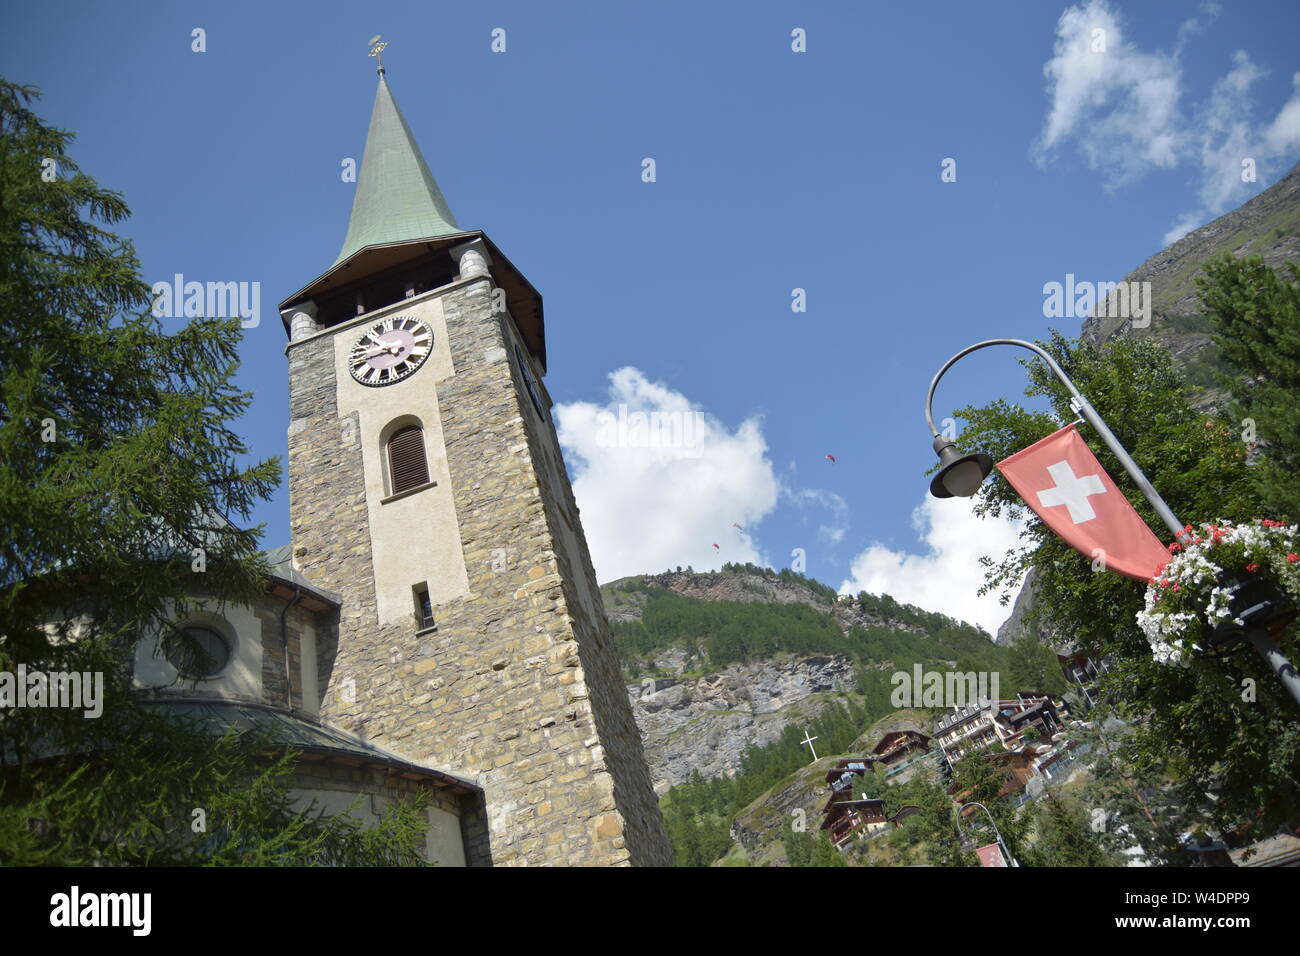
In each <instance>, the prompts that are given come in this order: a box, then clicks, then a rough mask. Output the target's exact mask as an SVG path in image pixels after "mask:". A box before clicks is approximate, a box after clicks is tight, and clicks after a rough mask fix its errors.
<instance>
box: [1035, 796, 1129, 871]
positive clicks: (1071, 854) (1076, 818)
mask: <svg viewBox="0 0 1300 956" xmlns="http://www.w3.org/2000/svg"><path fill="white" fill-rule="evenodd" d="M1037 811H1038V812H1037V819H1038V840H1037V842H1036V843H1035V844H1034V847H1033V849H1032V851H1030V853H1029V857H1030V860H1031V861H1032V864H1033V865H1034V866H1116V865H1119V860H1118V859H1117V856H1116V854H1114V853H1110V852H1108V851H1107V850H1106V849H1105V848H1104V847H1103V846H1102V843H1101V839H1100V837H1099V836H1098V834H1097V833H1095V832H1094V831H1093V830H1092V828H1091V826H1090V822H1089V819H1088V814H1087V813H1086V812H1085V811H1084V809H1083V808H1082V807H1080V806H1079V805H1078V804H1077V803H1075V802H1074V801H1071V800H1067V799H1066V798H1063V797H1059V796H1057V795H1056V794H1055V793H1052V792H1051V791H1048V793H1047V795H1046V796H1045V797H1044V799H1043V800H1042V802H1041V803H1040V804H1039V805H1038V807H1037Z"/></svg>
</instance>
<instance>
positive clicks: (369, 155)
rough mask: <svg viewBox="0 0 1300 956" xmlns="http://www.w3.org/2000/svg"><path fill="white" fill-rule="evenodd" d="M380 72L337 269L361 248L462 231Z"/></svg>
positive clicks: (381, 69)
mask: <svg viewBox="0 0 1300 956" xmlns="http://www.w3.org/2000/svg"><path fill="white" fill-rule="evenodd" d="M461 231H462V230H461V228H460V227H459V226H458V225H456V220H455V219H454V218H453V217H452V214H451V210H450V209H448V208H447V201H446V200H445V199H443V198H442V190H440V189H439V188H438V184H437V183H436V182H434V179H433V174H432V173H430V172H429V167H428V166H427V165H425V162H424V157H423V156H421V155H420V148H419V147H418V146H416V145H415V138H414V137H413V136H411V130H410V127H408V126H407V125H406V120H404V119H403V118H402V113H401V111H400V110H399V109H398V108H397V103H396V102H394V100H393V94H392V91H391V90H389V89H388V81H387V79H385V77H384V69H383V67H382V66H381V67H380V68H379V89H378V90H377V91H376V92H375V107H374V110H372V111H371V114H370V132H369V133H368V134H367V135H366V151H365V154H364V155H363V156H362V157H361V174H360V176H358V177H357V194H356V198H354V199H353V200H352V218H351V219H350V220H349V221H348V235H347V238H346V239H344V240H343V251H342V252H340V253H339V257H338V258H337V259H335V260H334V265H338V264H339V263H340V262H342V261H343V260H344V259H346V258H347V257H348V256H350V255H352V254H353V253H354V252H356V251H357V250H358V249H363V248H365V247H366V246H370V245H375V244H376V243H386V242H404V241H406V240H408V239H424V238H426V237H429V236H446V235H450V234H452V233H456V232H461Z"/></svg>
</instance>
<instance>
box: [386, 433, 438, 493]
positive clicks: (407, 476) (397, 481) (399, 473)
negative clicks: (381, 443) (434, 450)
mask: <svg viewBox="0 0 1300 956" xmlns="http://www.w3.org/2000/svg"><path fill="white" fill-rule="evenodd" d="M388 476H389V483H390V485H391V491H390V494H394V495H396V494H400V493H401V492H403V491H406V490H407V489H408V488H417V487H419V486H420V485H426V484H428V483H429V462H428V459H427V458H425V455H424V429H422V428H421V427H420V426H419V425H408V426H406V427H405V428H399V429H398V430H397V431H395V432H393V437H392V438H390V439H388Z"/></svg>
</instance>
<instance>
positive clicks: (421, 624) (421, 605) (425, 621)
mask: <svg viewBox="0 0 1300 956" xmlns="http://www.w3.org/2000/svg"><path fill="white" fill-rule="evenodd" d="M415 623H416V628H417V630H421V631H423V630H427V629H428V628H431V627H434V626H435V621H434V620H433V603H432V602H431V601H430V600H429V586H428V585H427V584H417V585H416V586H415Z"/></svg>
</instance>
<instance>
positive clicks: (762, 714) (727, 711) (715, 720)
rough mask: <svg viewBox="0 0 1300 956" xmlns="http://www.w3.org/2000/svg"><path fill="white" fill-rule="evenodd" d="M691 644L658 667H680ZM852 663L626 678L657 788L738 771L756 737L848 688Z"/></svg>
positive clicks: (777, 731) (780, 663)
mask: <svg viewBox="0 0 1300 956" xmlns="http://www.w3.org/2000/svg"><path fill="white" fill-rule="evenodd" d="M687 663H688V660H687V657H686V652H685V651H683V650H681V649H679V648H673V649H670V650H668V651H665V652H664V653H663V654H660V655H659V656H657V657H656V658H655V666H656V668H657V669H658V670H659V672H660V673H672V672H676V673H678V674H682V673H684V671H685V668H686V665H687ZM853 684H854V675H853V665H852V663H851V662H850V661H849V660H848V659H846V658H843V657H839V656H815V657H793V658H788V659H784V660H769V661H762V662H756V663H750V664H733V665H731V666H729V667H725V668H723V669H722V670H719V671H717V672H716V673H712V674H707V675H705V676H703V677H695V678H687V677H684V676H682V677H659V678H651V677H647V678H645V679H644V680H642V681H641V682H640V683H638V684H630V685H628V697H629V698H630V700H631V702H632V714H633V716H634V717H635V718H636V722H637V726H638V727H640V728H641V733H642V736H643V739H644V741H645V749H646V760H647V761H648V762H649V764H650V773H651V777H652V779H653V781H654V785H655V790H656V791H658V792H659V793H663V792H664V791H665V790H667V789H668V788H669V787H672V786H675V785H676V784H679V783H682V782H684V781H685V780H687V779H689V778H690V776H691V774H692V773H693V772H695V771H699V774H700V776H701V777H705V778H708V777H716V776H720V775H722V774H733V773H735V770H736V768H737V767H739V766H740V758H741V755H742V754H743V753H744V752H745V749H746V748H747V747H749V746H750V745H751V744H758V745H760V746H762V745H765V744H769V743H771V742H773V741H774V740H776V739H777V738H778V737H780V736H781V732H782V731H783V730H785V728H786V727H787V726H788V725H789V724H790V723H792V722H794V721H803V720H807V719H810V718H812V717H814V716H816V715H817V714H818V713H820V712H821V710H822V708H823V707H825V706H827V705H828V704H830V703H831V702H832V701H834V700H836V698H837V695H838V694H840V693H843V692H845V691H848V690H851V689H852V688H853Z"/></svg>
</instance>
